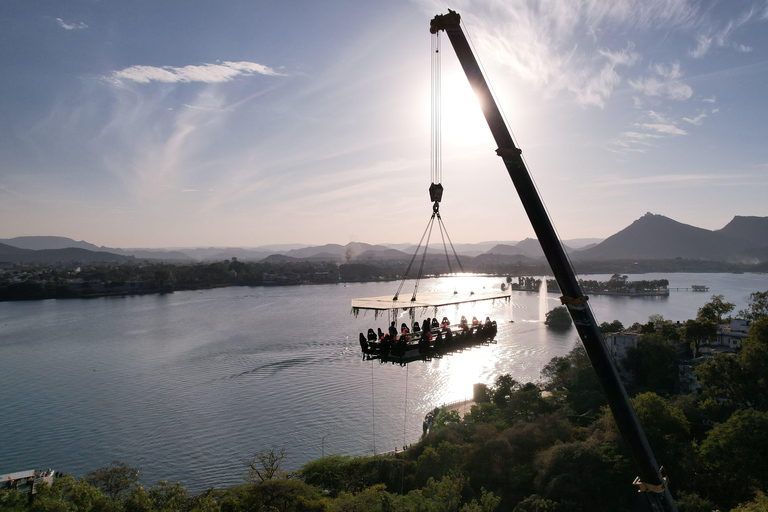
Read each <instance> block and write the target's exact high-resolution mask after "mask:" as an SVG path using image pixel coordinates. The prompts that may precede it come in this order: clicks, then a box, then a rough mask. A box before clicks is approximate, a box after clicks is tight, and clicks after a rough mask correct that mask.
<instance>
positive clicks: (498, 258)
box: [472, 253, 534, 265]
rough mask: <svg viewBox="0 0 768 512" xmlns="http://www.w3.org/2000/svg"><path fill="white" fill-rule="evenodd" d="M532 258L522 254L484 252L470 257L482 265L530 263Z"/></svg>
mask: <svg viewBox="0 0 768 512" xmlns="http://www.w3.org/2000/svg"><path fill="white" fill-rule="evenodd" d="M533 261H534V258H531V257H529V256H526V255H524V254H493V253H485V254H481V255H480V256H475V257H474V258H473V259H472V262H473V263H476V264H482V265H509V264H512V263H532V262H533Z"/></svg>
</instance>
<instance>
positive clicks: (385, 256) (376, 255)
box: [357, 249, 413, 261]
mask: <svg viewBox="0 0 768 512" xmlns="http://www.w3.org/2000/svg"><path fill="white" fill-rule="evenodd" d="M412 257H413V254H408V253H405V252H403V251H398V250H396V249H384V250H373V249H371V250H368V251H364V252H363V253H361V254H359V255H358V256H357V261H365V260H379V261H382V260H389V261H409V260H410V259H411V258H412Z"/></svg>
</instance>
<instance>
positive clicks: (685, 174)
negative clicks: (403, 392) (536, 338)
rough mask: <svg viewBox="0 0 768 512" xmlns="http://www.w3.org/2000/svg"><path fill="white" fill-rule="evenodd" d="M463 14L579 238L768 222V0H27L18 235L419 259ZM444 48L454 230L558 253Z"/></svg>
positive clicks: (6, 135)
mask: <svg viewBox="0 0 768 512" xmlns="http://www.w3.org/2000/svg"><path fill="white" fill-rule="evenodd" d="M448 8H452V9H454V10H456V11H458V12H459V13H460V14H461V16H462V22H463V25H464V29H465V31H466V33H467V35H468V36H469V38H470V40H471V42H472V44H473V46H474V49H475V52H476V54H477V56H478V59H479V60H480V62H481V63H482V66H483V68H484V70H485V73H486V76H487V78H488V80H489V81H490V84H491V87H492V88H493V90H494V92H495V94H496V96H497V100H498V102H499V104H500V107H501V109H502V110H503V112H504V114H505V116H506V119H507V122H508V125H509V127H510V129H511V130H512V132H513V134H514V136H515V139H516V141H517V143H518V145H519V146H520V147H521V148H522V150H523V155H524V157H525V160H526V162H527V164H528V167H529V170H530V172H531V174H532V176H533V178H534V180H535V182H536V184H537V187H538V189H539V192H540V194H541V196H542V198H543V200H544V203H545V204H546V206H547V209H548V211H549V214H550V216H551V218H552V220H553V222H554V224H555V227H556V229H557V230H558V232H559V234H560V236H561V237H562V238H564V239H570V238H585V237H595V238H605V237H608V236H610V235H611V234H613V233H615V232H617V231H619V230H621V229H623V228H624V227H626V226H627V225H629V224H631V223H632V222H633V221H634V220H636V219H637V218H639V217H641V216H642V215H644V214H645V213H646V212H652V213H656V214H662V215H666V216H668V217H671V218H673V219H675V220H677V221H680V222H684V223H687V224H692V225H694V226H698V227H702V228H706V229H719V228H721V227H723V226H725V225H726V224H727V223H728V222H729V221H730V220H731V219H732V218H733V217H734V216H735V215H757V216H768V200H766V197H768V98H767V97H766V92H767V91H768V1H767V0H759V1H758V0H722V1H713V0H701V1H689V0H611V1H608V0H539V1H535V0H486V1H474V0H455V1H453V2H451V3H445V2H441V1H432V0H413V1H405V0H395V1H382V0H379V1H366V2H359V1H352V0H329V1H323V2H317V1H302V0H293V1H290V2H281V1H272V0H248V1H246V0H227V1H225V2H210V1H200V0H184V1H172V0H169V1H164V2H157V1H156V0H151V1H149V0H136V1H131V2H111V1H104V0H70V1H66V2H62V1H60V0H56V1H45V0H41V1H36V2H29V1H26V0H5V1H4V2H2V6H0V48H2V51H0V91H2V94H0V238H10V237H15V236H27V235H56V236H66V237H70V238H73V239H76V240H86V241H88V242H91V243H94V244H97V245H104V246H108V247H190V246H258V245H266V244H283V243H304V244H318V245H320V244H326V243H339V244H346V243H348V242H350V241H356V242H367V243H406V242H412V243H415V242H418V240H419V238H420V236H421V234H422V232H423V230H424V227H425V226H426V225H427V221H428V220H429V217H430V215H431V213H432V206H431V204H430V202H429V194H428V188H429V185H430V164H431V163H430V155H431V153H432V145H431V134H430V125H431V117H430V116H431V113H430V103H431V101H430V76H431V68H430V60H431V59H430V58H431V38H432V37H433V36H432V35H431V34H430V33H429V21H430V19H431V18H432V17H433V16H434V15H435V14H442V13H446V12H447V9H448ZM440 39H441V65H442V75H441V77H442V78H441V79H442V105H443V106H442V166H443V176H442V184H443V186H444V187H445V193H444V196H443V202H442V204H441V209H440V211H441V214H442V218H443V221H444V222H445V226H446V228H447V229H448V233H449V235H450V237H451V239H452V240H453V241H454V242H464V243H474V242H481V241H490V240H522V239H524V238H526V237H529V236H533V231H532V229H531V228H530V223H529V221H528V220H527V218H526V216H525V213H524V211H523V209H522V207H521V205H520V201H519V199H518V197H517V194H516V192H515V189H514V187H513V185H512V182H511V180H510V179H509V176H508V174H507V172H506V169H505V167H504V165H503V163H502V161H501V159H500V158H499V157H498V156H496V154H495V149H496V146H495V144H494V142H493V139H492V137H491V135H490V131H489V130H488V127H487V125H485V124H484V120H483V118H482V114H481V112H480V109H479V107H478V105H477V101H476V99H475V98H474V96H473V95H472V92H471V89H470V88H469V85H468V83H467V81H466V78H465V76H464V75H463V73H462V72H461V70H460V66H459V64H458V62H457V60H456V56H455V54H454V53H453V50H452V48H451V45H450V41H449V40H448V38H447V37H446V36H445V35H443V36H442V37H441V38H440Z"/></svg>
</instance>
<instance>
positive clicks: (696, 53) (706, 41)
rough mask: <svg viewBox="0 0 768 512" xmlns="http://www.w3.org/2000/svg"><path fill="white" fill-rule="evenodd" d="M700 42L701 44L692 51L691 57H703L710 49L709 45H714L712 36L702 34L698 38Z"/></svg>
mask: <svg viewBox="0 0 768 512" xmlns="http://www.w3.org/2000/svg"><path fill="white" fill-rule="evenodd" d="M696 39H697V40H698V42H699V45H698V46H697V47H696V48H694V49H693V50H691V51H690V55H691V57H693V58H694V59H698V58H699V57H703V56H704V54H706V53H707V52H708V51H709V47H710V46H712V38H711V37H708V36H705V35H700V36H699V37H697V38H696Z"/></svg>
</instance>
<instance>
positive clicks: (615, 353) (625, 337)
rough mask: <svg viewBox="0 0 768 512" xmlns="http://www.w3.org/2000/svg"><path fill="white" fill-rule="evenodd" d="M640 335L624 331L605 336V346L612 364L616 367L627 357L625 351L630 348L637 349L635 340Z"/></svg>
mask: <svg viewBox="0 0 768 512" xmlns="http://www.w3.org/2000/svg"><path fill="white" fill-rule="evenodd" d="M639 338H640V335H639V334H638V333H636V332H633V331H624V332H618V333H613V334H608V335H606V336H605V338H604V340H605V344H606V346H607V347H608V352H610V353H611V356H612V357H613V362H614V364H615V365H616V366H617V367H618V366H619V363H620V362H621V360H622V359H624V358H625V357H627V351H628V350H629V349H630V347H631V348H637V340H638V339H639Z"/></svg>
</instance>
